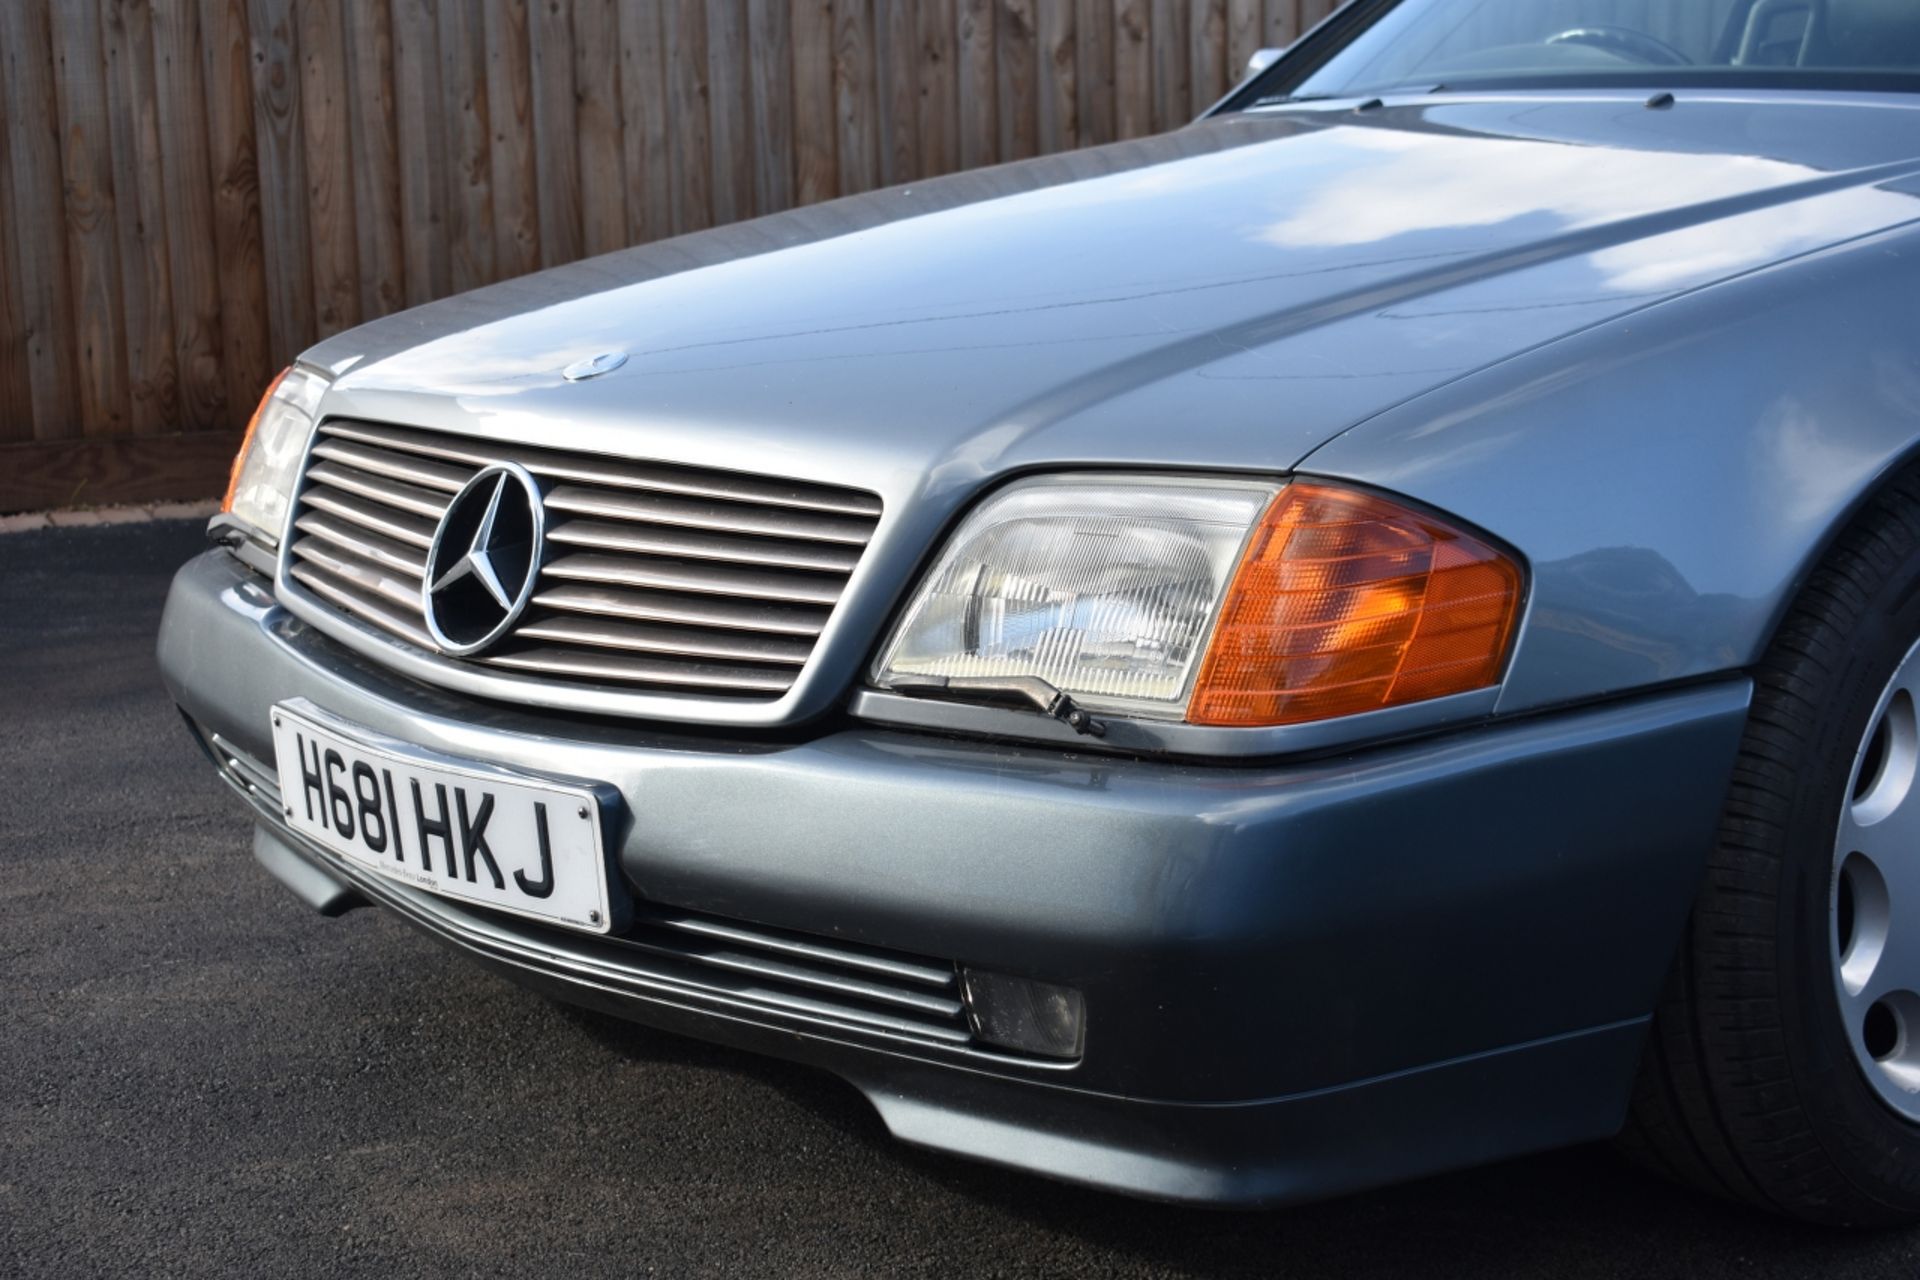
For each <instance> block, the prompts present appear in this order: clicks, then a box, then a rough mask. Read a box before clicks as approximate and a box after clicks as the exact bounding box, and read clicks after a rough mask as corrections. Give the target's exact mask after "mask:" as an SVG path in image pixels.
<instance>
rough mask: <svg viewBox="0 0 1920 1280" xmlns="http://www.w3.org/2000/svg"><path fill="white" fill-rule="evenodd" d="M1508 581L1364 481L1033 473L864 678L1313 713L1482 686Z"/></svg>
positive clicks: (1218, 709)
mask: <svg viewBox="0 0 1920 1280" xmlns="http://www.w3.org/2000/svg"><path fill="white" fill-rule="evenodd" d="M1521 585H1522V578H1521V573H1520V569H1519V566H1518V565H1516V564H1515V563H1514V562H1513V560H1512V559H1510V558H1509V557H1507V556H1506V555H1504V554H1502V553H1501V552H1499V551H1497V550H1495V549H1494V548H1492V547H1491V546H1489V545H1487V544H1486V543H1484V542H1482V541H1480V540H1478V539H1476V538H1474V537H1472V536H1470V535H1468V534H1466V533H1464V532H1462V531H1461V530H1459V529H1456V528H1454V527H1453V526H1451V525H1449V524H1447V523H1446V522H1444V521H1442V520H1440V519H1438V518H1436V517H1433V516H1430V515H1427V514H1425V513H1422V512H1416V511H1412V510H1409V509H1407V508H1404V507H1401V506H1399V505H1398V504H1395V503H1392V502H1388V501H1386V500H1384V499H1381V498H1378V497H1374V496H1373V495H1370V494H1363V493H1358V492H1354V491H1351V490H1346V489H1341V488H1335V487H1332V486H1328V485H1321V484H1309V483H1299V482H1296V483H1293V484H1289V485H1286V486H1284V487H1283V486H1281V485H1279V484H1268V483H1259V482H1254V481H1225V480H1220V481H1210V480H1199V479H1181V480H1174V479H1151V478H1141V477H1122V476H1086V477H1073V478H1046V479H1040V480H1032V481H1026V482H1022V483H1017V484H1014V485H1012V486H1009V487H1008V488H1006V489H1003V490H1001V491H1000V492H999V493H998V494H996V495H994V496H993V497H991V498H989V499H987V501H985V502H984V503H982V504H981V505H980V506H979V507H978V508H977V509H976V510H974V512H973V513H972V514H971V515H969V516H968V517H967V518H966V520H965V521H964V522H962V524H961V526H960V527H959V529H957V530H956V531H955V532H954V534H953V536H952V538H951V539H950V540H949V541H948V543H947V546H946V548H945V549H944V550H943V552H942V553H941V556H940V558H939V560H938V561H937V562H936V563H935V564H934V566H933V568H932V569H931V570H930V571H929V572H928V574H927V576H926V578H925V580H924V581H923V582H922V584H921V586H920V589H919V591H918V593H917V594H916V595H915V596H914V598H913V600H912V601H911V602H910V603H909V605H908V607H907V609H906V611H905V613H904V614H903V615H902V618H901V621H900V624H899V626H898V627H897V628H896V629H895V632H894V634H893V636H892V638H891V639H890V641H889V642H888V644H887V645H886V647H885V649H884V650H883V652H882V654H881V656H880V659H879V661H878V662H877V663H876V665H875V669H874V680H875V683H876V684H878V685H879V686H880V687H882V688H898V689H902V690H907V689H916V691H925V690H926V687H927V685H928V684H929V682H939V686H945V687H951V688H952V689H955V690H959V689H963V688H968V687H976V688H977V687H979V686H983V685H990V684H992V683H993V682H996V681H998V682H1016V681H1023V680H1025V681H1033V680H1039V681H1044V682H1045V684H1046V685H1047V686H1051V687H1052V688H1053V689H1055V690H1058V691H1059V692H1061V693H1064V694H1066V695H1068V696H1069V697H1070V698H1071V699H1072V700H1073V701H1074V702H1075V703H1076V704H1078V705H1080V706H1083V707H1087V708H1092V709H1097V710H1104V711H1109V712H1116V713H1120V714H1123V715H1129V716H1135V717H1143V718H1149V719H1163V720H1186V721H1189V722H1191V723H1194V724H1206V725H1225V726H1247V727H1254V726H1268V725H1279V724H1292V723H1299V722H1302V721H1308V720H1321V719H1326V718H1329V717H1332V716H1340V715H1350V714H1353V713H1355V712H1361V711H1373V710H1379V709H1381V708H1384V707H1389V706H1395V705H1398V704H1400V703H1405V702H1415V701H1421V700H1424V699H1428V698H1437V697H1442V696H1445V695H1447V694H1453V693H1464V692H1468V691H1470V690H1473V689H1479V688H1485V687H1487V686H1489V685H1492V684H1495V683H1497V682H1498V680H1499V678H1500V672H1501V669H1502V667H1503V665H1504V662H1505V658H1506V651H1507V647H1508V644H1509V642H1510V640H1511V638H1512V634H1513V628H1514V624H1515V621H1516V619H1517V617H1518V613H1519V606H1520V602H1521V599H1522V590H1521ZM949 682H950V685H949ZM939 686H937V687H939Z"/></svg>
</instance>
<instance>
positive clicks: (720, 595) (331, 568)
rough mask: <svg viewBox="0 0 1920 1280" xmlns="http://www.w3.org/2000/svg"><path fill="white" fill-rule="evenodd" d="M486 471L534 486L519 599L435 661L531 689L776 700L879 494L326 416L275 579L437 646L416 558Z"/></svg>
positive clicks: (861, 546) (843, 580) (852, 560)
mask: <svg viewBox="0 0 1920 1280" xmlns="http://www.w3.org/2000/svg"><path fill="white" fill-rule="evenodd" d="M502 462H512V463H516V464H518V465H520V466H522V467H524V468H525V469H526V470H527V471H528V472H529V473H531V474H532V475H533V476H534V477H535V478H536V480H537V481H538V482H539V486H540V491H541V495H542V501H543V504H544V506H545V507H546V517H547V519H546V524H547V536H546V545H545V547H544V548H543V551H542V557H543V558H542V563H541V565H540V568H539V570H538V572H539V581H538V582H536V583H535V586H534V594H533V604H532V607H531V608H530V609H529V611H528V613H527V614H526V616H524V617H523V618H521V619H520V620H519V622H517V623H516V624H515V626H514V628H513V630H512V631H511V632H510V633H509V634H508V635H507V636H506V637H504V638H503V639H502V640H501V641H500V643H499V646H498V647H497V649H496V650H495V651H493V652H486V653H482V654H479V655H474V656H471V657H464V658H452V657H444V656H443V657H442V658H441V661H442V662H443V663H447V664H458V665H461V666H477V667H482V668H488V669H492V670H494V671H496V672H501V673H512V674H515V675H520V676H524V677H525V678H526V679H527V681H528V682H529V684H528V686H527V687H528V688H530V689H531V688H532V687H533V683H532V682H535V681H537V682H542V683H547V684H551V683H568V684H582V685H588V686H600V687H604V688H607V689H610V690H618V691H623V692H626V691H641V692H644V691H649V690H659V691H663V692H669V693H672V694H675V695H676V696H681V697H686V696H708V697H712V698H715V699H722V698H724V699H727V700H729V701H734V700H739V699H743V698H746V699H757V700H761V701H766V700H771V699H775V698H778V697H780V696H781V695H782V694H784V693H785V692H786V691H787V690H788V689H790V688H791V687H792V686H793V684H794V682H795V681H796V680H797V679H798V678H799V676H800V673H801V671H802V670H803V669H804V668H805V666H806V664H807V662H808V661H809V660H810V659H811V657H812V655H813V651H814V646H815V645H816V643H817V642H818V639H819V637H820V636H821V634H822V633H823V632H824V631H825V629H826V625H827V622H828V620H829V618H830V617H831V616H832V611H833V608H834V606H835V605H837V604H838V602H839V600H840V596H841V594H842V592H843V591H844V590H845V588H846V585H847V581H848V579H849V578H850V577H851V575H852V574H853V572H854V570H855V569H856V568H857V567H858V565H859V562H860V557H861V554H862V553H863V551H864V550H865V547H866V544H867V541H868V540H869V539H870V538H871V537H872V535H873V531H874V529H875V528H876V527H877V524H878V521H879V516H880V500H879V499H878V498H877V497H875V496H874V495H872V494H869V493H862V492H860V491H858V490H852V489H834V488H831V487H828V486H825V485H820V484H815V483H811V482H799V481H785V480H779V479H774V478H769V477H762V476H748V475H741V474H738V473H735V472H726V471H717V470H712V469H708V468H700V467H689V466H682V465H678V464H672V463H655V462H634V461H628V460H626V459H620V458H605V457H598V456H592V455H584V454H575V453H569V452H563V451H560V450H554V449H546V448H540V447H535V446H530V445H507V444H499V443H496V442H493V441H487V440H477V439H472V438H468V437H463V436H452V435H443V434H440V433H438V432H433V431H425V430H419V429H415V428H410V427H391V426H385V425H382V424H377V423H366V422H357V421H342V420H330V421H328V422H326V423H323V424H322V425H321V427H320V430H319V434H318V438H317V439H316V441H315V444H314V447H313V450H312V456H311V457H310V458H309V460H308V464H307V472H306V476H305V484H304V485H303V487H302V490H301V493H300V497H299V509H298V510H297V511H296V513H295V518H294V527H295V529H296V530H297V531H298V534H299V536H298V537H296V538H295V539H294V540H293V543H292V545H291V546H290V547H289V548H288V551H287V555H288V566H287V568H288V573H289V574H290V576H291V577H292V579H293V580H294V581H295V582H297V583H299V584H301V585H302V586H305V587H307V588H308V589H309V590H310V591H312V592H313V594H314V595H315V596H317V597H319V599H320V600H321V601H322V602H324V603H325V604H326V605H328V606H330V607H331V608H333V609H335V610H338V611H339V612H341V613H344V614H346V615H348V616H349V617H351V618H354V619H355V620H357V621H359V622H360V623H362V624H364V625H367V626H371V627H373V628H375V629H377V630H381V631H385V632H387V633H388V634H389V635H391V636H394V637H397V638H399V639H401V640H403V641H405V642H407V643H408V644H411V645H414V646H415V647H417V648H420V649H424V650H428V651H430V652H433V651H435V646H434V644H433V641H432V640H431V638H430V636H429V633H428V628H427V626H426V615H425V605H424V603H423V602H422V600H421V594H422V593H421V581H422V579H423V578H424V576H425V573H426V564H427V558H428V557H427V551H428V549H429V548H430V547H431V546H432V543H433V537H434V532H435V530H436V528H437V527H438V525H439V522H440V520H441V518H442V517H443V516H444V514H445V512H446V509H447V507H448V506H449V505H450V504H451V503H452V501H453V497H454V495H455V494H457V493H458V492H459V490H460V489H461V488H462V487H463V486H464V485H465V484H466V483H467V482H468V481H470V480H471V479H472V478H473V475H474V473H475V472H476V471H477V470H479V469H480V468H482V467H485V466H490V465H493V464H496V463H502ZM428 678H431V676H429V677H428Z"/></svg>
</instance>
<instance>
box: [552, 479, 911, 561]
mask: <svg viewBox="0 0 1920 1280" xmlns="http://www.w3.org/2000/svg"><path fill="white" fill-rule="evenodd" d="M547 509H548V510H550V511H571V512H574V513H576V514H578V515H588V516H605V517H607V518H608V519H612V520H630V521H633V522H635V523H640V524H665V525H680V526H684V527H685V528H689V529H719V530H727V531H732V532H738V533H757V534H762V535H765V536H767V537H771V538H812V539H817V540H818V541H821V542H835V543H841V544H844V545H847V546H852V547H864V546H865V545H867V539H868V538H869V537H871V536H872V535H873V522H872V521H871V520H859V519H853V518H850V517H846V516H831V515H821V514H819V513H816V512H812V511H792V510H786V509H774V510H758V511H756V510H754V509H753V508H751V507H745V506H738V505H733V504H722V503H717V502H691V501H688V500H687V499H685V498H666V497H656V496H654V495H652V494H638V493H622V492H619V491H618V490H614V489H587V488H583V487H581V486H579V485H572V484H563V485H559V486H556V487H555V488H554V489H553V491H552V492H550V493H548V494H547Z"/></svg>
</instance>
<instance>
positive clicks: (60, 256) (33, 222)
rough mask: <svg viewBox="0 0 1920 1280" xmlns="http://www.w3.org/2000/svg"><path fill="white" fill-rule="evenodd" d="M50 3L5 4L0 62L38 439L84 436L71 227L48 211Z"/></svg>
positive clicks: (5, 194)
mask: <svg viewBox="0 0 1920 1280" xmlns="http://www.w3.org/2000/svg"><path fill="white" fill-rule="evenodd" d="M48 2H49V0H13V2H12V3H0V58H4V59H5V61H6V76H5V85H4V90H5V93H6V113H7V142H8V151H9V154H8V157H7V163H8V168H7V169H6V170H5V171H4V172H0V218H4V219H5V220H6V221H7V222H8V223H9V225H10V226H11V228H12V232H13V235H14V245H13V258H12V263H13V267H14V271H13V274H12V278H13V280H14V281H15V282H16V283H15V284H14V286H13V287H14V288H16V289H17V290H18V293H19V298H20V303H19V305H20V323H21V326H22V336H21V338H20V339H19V340H18V341H19V342H20V343H21V345H23V346H24V348H25V355H26V378H27V387H28V391H29V393H30V394H31V395H32V398H33V415H32V424H33V435H34V436H35V437H36V438H44V439H52V438H55V437H58V436H63V435H67V434H69V433H71V434H78V433H79V431H80V430H81V428H82V421H81V417H80V383H79V369H78V367H77V364H76V362H75V360H74V349H73V342H72V336H73V302H72V297H71V295H70V294H69V293H68V289H69V285H68V279H69V275H68V269H67V240H66V228H65V226H64V225H63V224H62V223H61V221H60V220H59V219H56V218H52V217H49V216H48V211H49V210H52V209H57V208H59V206H60V199H61V196H60V192H61V186H62V183H63V179H62V177H61V172H60V135H59V131H58V126H57V120H58V112H57V110H56V107H55V103H54V91H53V76H52V74H51V68H52V61H53V59H52V47H53V46H52V39H51V36H50V34H49V32H48V27H47V5H48Z"/></svg>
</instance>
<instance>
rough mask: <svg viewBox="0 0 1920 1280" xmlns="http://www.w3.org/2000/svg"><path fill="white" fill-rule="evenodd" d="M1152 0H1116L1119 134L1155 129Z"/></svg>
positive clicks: (1134, 134) (1137, 134) (1139, 133)
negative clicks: (1150, 1) (1150, 6)
mask: <svg viewBox="0 0 1920 1280" xmlns="http://www.w3.org/2000/svg"><path fill="white" fill-rule="evenodd" d="M1148 4H1149V0H1115V8H1114V32H1113V39H1114V45H1113V96H1114V101H1115V104H1116V114H1117V117H1118V126H1117V129H1116V136H1118V137H1121V138H1139V137H1144V136H1145V135H1147V134H1149V133H1152V132H1153V10H1152V9H1150V8H1149V7H1148Z"/></svg>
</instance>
